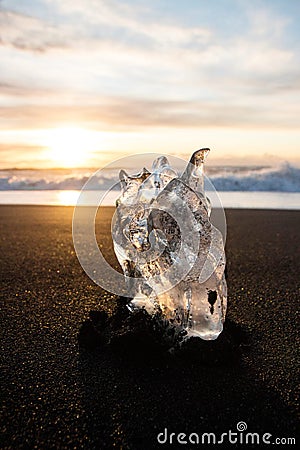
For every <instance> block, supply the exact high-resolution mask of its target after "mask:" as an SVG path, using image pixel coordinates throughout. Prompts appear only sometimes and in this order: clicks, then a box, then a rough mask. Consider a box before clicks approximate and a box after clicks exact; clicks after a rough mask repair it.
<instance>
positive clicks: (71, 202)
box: [57, 191, 80, 206]
mask: <svg viewBox="0 0 300 450" xmlns="http://www.w3.org/2000/svg"><path fill="white" fill-rule="evenodd" d="M79 195H80V191H60V192H59V193H58V199H57V200H58V204H59V205H61V206H75V205H76V203H77V200H78V197H79Z"/></svg>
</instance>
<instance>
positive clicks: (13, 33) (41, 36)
mask: <svg viewBox="0 0 300 450" xmlns="http://www.w3.org/2000/svg"><path fill="white" fill-rule="evenodd" d="M66 39H67V36H66V35H64V34H60V33H57V28H56V27H54V26H50V25H49V24H47V22H46V21H42V20H39V19H37V18H35V17H31V16H27V15H24V14H18V13H16V12H13V11H7V10H0V44H2V45H10V46H12V47H15V48H16V49H18V50H27V51H28V50H29V51H34V52H45V51H46V50H49V49H54V48H64V47H65V45H66Z"/></svg>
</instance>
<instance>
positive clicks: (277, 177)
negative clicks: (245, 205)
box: [210, 162, 300, 192]
mask: <svg viewBox="0 0 300 450" xmlns="http://www.w3.org/2000/svg"><path fill="white" fill-rule="evenodd" d="M210 180H211V181H212V183H213V185H214V187H215V188H216V189H217V190H218V191H251V192H254V191H271V192H300V169H299V168H297V167H294V166H292V165H290V164H289V163H287V162H285V163H283V164H281V165H280V166H279V167H268V168H260V169H254V170H246V171H243V172H241V173H239V172H238V173H230V172H229V173H224V172H223V173H221V174H215V175H213V176H211V178H210Z"/></svg>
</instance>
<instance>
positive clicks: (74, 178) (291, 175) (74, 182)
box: [0, 163, 300, 192]
mask: <svg viewBox="0 0 300 450" xmlns="http://www.w3.org/2000/svg"><path fill="white" fill-rule="evenodd" d="M92 173H93V171H82V170H79V169H76V170H73V171H63V170H57V171H56V170H51V171H46V170H16V169H12V170H2V171H0V190H1V191H8V190H10V191H11V190H80V189H81V188H82V187H83V185H84V184H85V183H86V182H87V180H88V179H89V177H90V175H91V174H92ZM207 175H208V176H209V178H210V180H211V181H212V183H213V184H214V186H215V188H216V189H217V190H218V191H273V192H300V169H299V168H297V167H294V166H292V165H290V164H289V163H284V164H282V165H281V166H278V167H234V166H227V167H225V168H220V167H217V166H215V167H209V168H208V169H207ZM117 181H118V170H117V169H110V170H107V171H106V172H105V174H103V171H101V173H100V175H99V176H98V177H95V178H94V184H93V186H91V189H93V190H107V189H109V188H111V186H112V185H113V184H114V183H117ZM115 188H116V189H118V186H115Z"/></svg>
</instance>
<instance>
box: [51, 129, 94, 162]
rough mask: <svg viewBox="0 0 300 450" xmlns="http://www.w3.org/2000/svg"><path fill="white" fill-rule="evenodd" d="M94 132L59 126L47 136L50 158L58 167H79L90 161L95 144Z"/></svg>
mask: <svg viewBox="0 0 300 450" xmlns="http://www.w3.org/2000/svg"><path fill="white" fill-rule="evenodd" d="M94 141H95V139H94V136H93V133H92V132H90V131H88V130H84V129H83V128H75V127H70V128H57V129H55V130H51V132H50V133H49V135H48V136H47V148H48V151H47V154H48V158H49V159H50V160H51V161H53V162H54V163H55V166H56V167H79V166H81V165H84V164H85V163H87V162H88V160H89V157H90V153H89V152H90V150H91V148H92V147H93V146H95V142H94Z"/></svg>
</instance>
